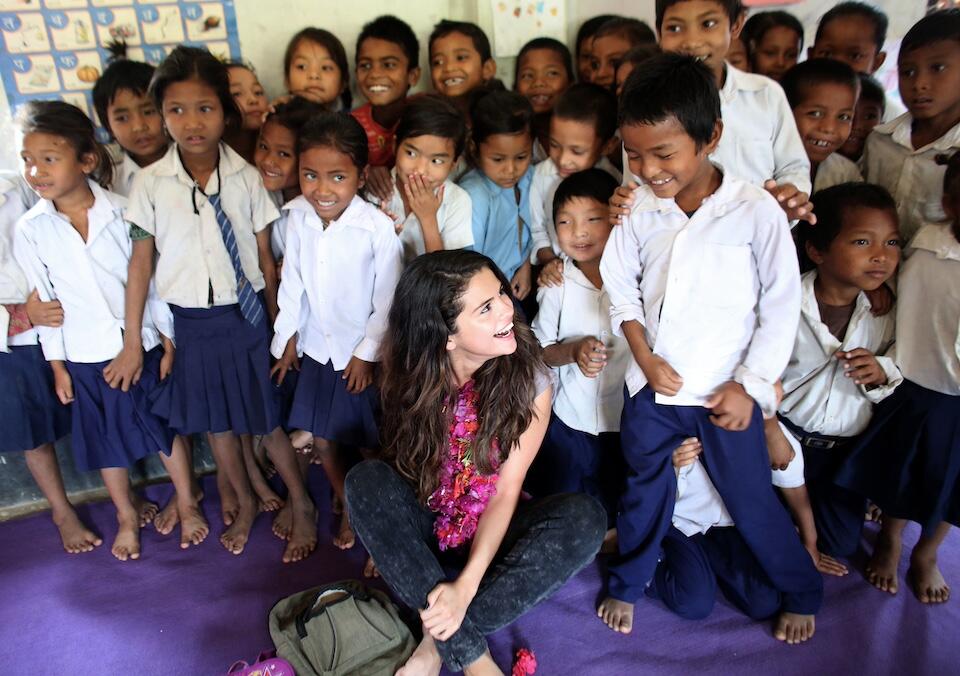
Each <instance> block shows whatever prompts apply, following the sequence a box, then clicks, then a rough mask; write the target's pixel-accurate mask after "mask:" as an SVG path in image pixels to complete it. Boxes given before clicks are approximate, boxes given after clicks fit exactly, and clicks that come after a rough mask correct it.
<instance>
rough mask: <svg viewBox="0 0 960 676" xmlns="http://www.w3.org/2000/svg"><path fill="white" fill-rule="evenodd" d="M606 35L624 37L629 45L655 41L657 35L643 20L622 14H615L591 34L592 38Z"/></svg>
mask: <svg viewBox="0 0 960 676" xmlns="http://www.w3.org/2000/svg"><path fill="white" fill-rule="evenodd" d="M608 35H617V36H620V37H622V38H623V39H625V40H626V41H627V42H629V43H630V44H631V45H640V44H644V43H650V42H653V43H656V41H657V36H656V34H655V33H654V32H653V29H652V28H650V26H648V25H647V24H646V22H644V21H640V20H639V19H630V18H627V17H624V16H616V17H614V18H612V19H610V20H609V21H606V22H604V23H602V24H601V25H600V27H599V28H597V30H596V32H595V33H594V34H593V39H594V40H596V39H597V38H602V37H606V36H608Z"/></svg>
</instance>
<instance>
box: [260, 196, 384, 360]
mask: <svg viewBox="0 0 960 676" xmlns="http://www.w3.org/2000/svg"><path fill="white" fill-rule="evenodd" d="M283 209H284V211H286V212H287V214H288V221H287V250H286V256H284V262H283V275H282V280H281V282H280V292H279V295H278V299H277V302H278V304H279V306H280V312H279V314H278V315H277V320H276V322H275V324H274V336H273V342H272V344H271V348H270V349H271V351H272V352H273V355H274V356H275V357H277V358H278V359H279V358H280V357H281V356H282V355H283V351H284V349H285V348H286V346H287V341H288V340H289V339H290V337H291V336H293V335H294V334H295V333H297V332H298V331H301V333H300V337H299V341H298V343H299V344H300V345H301V346H302V351H303V352H305V353H306V354H307V355H309V356H310V357H311V358H312V359H314V360H315V361H317V362H319V363H321V364H326V363H327V362H328V361H330V360H332V361H333V368H334V370H336V371H342V370H343V369H345V368H346V367H347V363H348V362H349V361H350V358H351V357H354V356H355V357H357V358H359V359H362V360H364V361H368V362H375V361H377V360H378V359H379V352H380V342H381V341H382V340H383V334H384V332H385V331H386V329H387V315H388V314H389V312H390V305H391V304H392V302H393V292H394V289H395V288H396V286H397V281H398V280H399V279H400V273H401V271H402V270H403V249H402V247H401V246H400V240H399V239H398V238H397V235H396V232H395V231H394V229H393V223H392V222H391V221H390V218H389V217H388V216H387V215H386V214H384V213H383V212H382V211H380V210H379V209H377V208H376V207H375V206H373V205H372V204H370V203H368V202H365V201H364V200H362V199H361V198H360V197H357V196H356V195H355V196H354V197H353V200H352V201H351V202H350V205H349V206H348V207H347V208H346V210H344V212H343V214H341V215H340V218H339V219H337V220H336V221H331V222H330V224H329V225H328V226H327V227H326V229H324V227H323V221H322V220H321V219H320V217H319V216H318V215H317V212H316V211H315V210H314V208H313V206H311V204H310V202H309V201H308V200H307V199H306V198H305V197H303V196H302V195H301V196H300V197H297V198H296V199H293V200H291V201H290V202H289V203H287V204H286V206H284V208H283ZM301 327H303V328H302V329H301Z"/></svg>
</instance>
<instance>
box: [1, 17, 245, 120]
mask: <svg viewBox="0 0 960 676" xmlns="http://www.w3.org/2000/svg"><path fill="white" fill-rule="evenodd" d="M0 36H2V40H3V52H2V53H0V76H2V78H3V86H4V88H5V89H6V92H7V98H8V99H9V101H10V108H11V109H12V110H14V111H15V110H16V109H17V107H18V106H19V105H21V104H22V103H24V102H26V101H29V100H31V99H37V98H42V99H63V100H64V101H68V102H70V103H73V104H75V105H77V106H79V107H80V108H82V109H83V110H85V111H86V112H87V114H88V115H90V116H91V118H93V117H94V115H95V113H94V110H93V102H92V99H91V90H92V89H93V83H94V82H96V81H97V78H98V77H100V74H101V73H102V72H103V69H104V68H105V67H106V65H107V63H108V60H109V58H110V52H109V51H108V50H107V45H108V44H109V43H110V42H112V41H115V40H124V41H125V42H126V43H127V56H128V57H129V58H131V59H136V60H140V61H146V62H148V63H153V64H157V63H160V61H162V60H163V59H164V57H166V55H167V54H169V53H170V52H171V51H172V50H173V48H174V47H176V46H177V45H180V44H186V45H192V46H197V47H206V48H207V49H209V50H210V51H211V52H212V53H213V54H215V55H217V56H218V57H220V58H222V59H239V58H240V42H239V40H238V37H237V19H236V13H235V11H234V5H233V0H216V1H215V2H183V1H182V0H0ZM102 131H103V130H101V132H102Z"/></svg>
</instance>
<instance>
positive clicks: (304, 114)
mask: <svg viewBox="0 0 960 676" xmlns="http://www.w3.org/2000/svg"><path fill="white" fill-rule="evenodd" d="M325 110H326V109H325V108H324V107H323V106H322V105H320V104H319V103H316V102H314V101H310V100H308V99H305V98H303V97H300V96H294V97H293V98H292V99H290V100H289V101H287V102H286V103H278V104H277V105H276V106H274V109H273V112H271V113H268V114H267V119H266V120H265V121H264V124H266V123H267V122H273V123H274V124H279V125H280V126H281V127H283V128H284V129H288V130H290V131H291V132H292V133H293V135H294V136H296V137H298V138H299V136H300V130H301V129H303V127H304V126H305V125H306V124H307V122H309V121H310V120H311V119H313V118H314V117H316V116H318V115H320V114H321V113H323V112H324V111H325Z"/></svg>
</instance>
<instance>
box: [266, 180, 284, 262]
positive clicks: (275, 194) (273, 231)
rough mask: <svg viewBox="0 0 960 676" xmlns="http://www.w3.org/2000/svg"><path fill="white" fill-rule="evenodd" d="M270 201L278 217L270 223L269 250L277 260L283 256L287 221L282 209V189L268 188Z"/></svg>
mask: <svg viewBox="0 0 960 676" xmlns="http://www.w3.org/2000/svg"><path fill="white" fill-rule="evenodd" d="M267 194H268V195H270V201H271V202H273V206H275V207H276V208H277V210H278V211H279V212H280V217H279V218H278V219H277V220H275V221H274V222H273V223H271V224H270V250H271V251H272V252H273V258H274V260H276V261H277V262H280V259H281V258H283V252H284V251H286V249H287V222H286V214H285V213H284V211H283V191H282V190H268V191H267Z"/></svg>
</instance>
